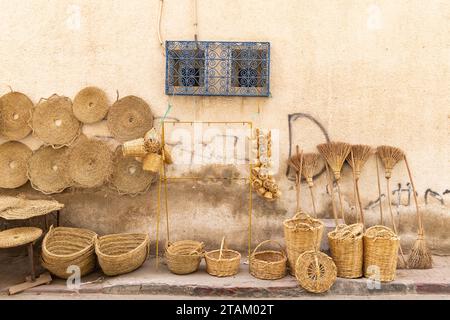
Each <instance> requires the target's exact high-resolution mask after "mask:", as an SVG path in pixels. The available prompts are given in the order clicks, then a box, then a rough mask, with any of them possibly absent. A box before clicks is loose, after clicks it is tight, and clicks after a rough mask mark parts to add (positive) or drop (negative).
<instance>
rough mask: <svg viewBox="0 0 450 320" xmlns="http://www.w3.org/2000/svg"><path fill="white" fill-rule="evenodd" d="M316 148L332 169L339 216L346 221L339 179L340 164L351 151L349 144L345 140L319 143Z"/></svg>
mask: <svg viewBox="0 0 450 320" xmlns="http://www.w3.org/2000/svg"><path fill="white" fill-rule="evenodd" d="M317 149H319V152H320V153H321V154H322V156H323V157H324V158H325V160H326V162H327V163H328V165H329V166H330V168H331V170H332V171H333V174H334V178H335V179H336V185H337V188H338V195H339V204H340V207H341V217H342V220H344V223H346V222H345V217H344V207H343V205H342V194H341V187H340V185H339V179H340V178H341V170H342V166H343V165H344V161H345V159H346V158H347V156H348V154H349V153H350V151H351V146H350V145H349V144H348V143H345V142H329V143H323V144H319V145H318V146H317Z"/></svg>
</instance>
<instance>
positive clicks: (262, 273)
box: [250, 240, 287, 280]
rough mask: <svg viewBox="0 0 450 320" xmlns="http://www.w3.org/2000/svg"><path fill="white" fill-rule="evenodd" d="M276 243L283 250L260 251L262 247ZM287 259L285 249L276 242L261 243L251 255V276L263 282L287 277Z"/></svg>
mask: <svg viewBox="0 0 450 320" xmlns="http://www.w3.org/2000/svg"><path fill="white" fill-rule="evenodd" d="M271 242H272V243H276V244H277V245H278V246H279V247H280V248H281V250H280V251H273V250H265V251H258V249H259V248H260V247H262V246H263V245H265V244H267V243H271ZM286 262H287V257H286V254H285V253H284V250H283V247H282V246H281V245H280V244H279V243H278V242H277V241H274V240H266V241H263V242H261V243H260V244H259V245H258V246H257V247H256V248H255V250H253V252H252V254H251V255H250V274H251V275H252V276H254V277H255V278H258V279H262V280H276V279H281V278H283V277H285V276H286Z"/></svg>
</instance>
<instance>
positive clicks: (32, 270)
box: [28, 243, 36, 282]
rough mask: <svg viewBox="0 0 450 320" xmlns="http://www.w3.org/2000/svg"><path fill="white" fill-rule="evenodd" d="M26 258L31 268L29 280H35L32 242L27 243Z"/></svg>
mask: <svg viewBox="0 0 450 320" xmlns="http://www.w3.org/2000/svg"><path fill="white" fill-rule="evenodd" d="M28 259H29V260H30V268H31V281H32V282H34V281H36V271H35V270H34V254H33V243H30V244H29V245H28Z"/></svg>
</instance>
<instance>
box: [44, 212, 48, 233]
mask: <svg viewBox="0 0 450 320" xmlns="http://www.w3.org/2000/svg"><path fill="white" fill-rule="evenodd" d="M44 217H45V230H46V231H47V230H48V215H45V216H44Z"/></svg>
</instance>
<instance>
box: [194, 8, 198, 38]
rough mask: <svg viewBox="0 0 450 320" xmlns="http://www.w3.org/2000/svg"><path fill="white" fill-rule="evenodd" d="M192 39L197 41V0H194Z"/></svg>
mask: <svg viewBox="0 0 450 320" xmlns="http://www.w3.org/2000/svg"><path fill="white" fill-rule="evenodd" d="M194 40H195V42H198V0H194Z"/></svg>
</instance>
